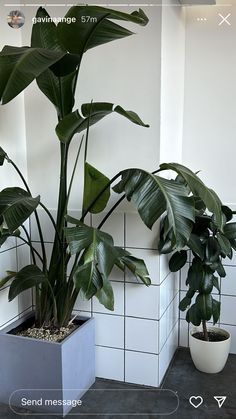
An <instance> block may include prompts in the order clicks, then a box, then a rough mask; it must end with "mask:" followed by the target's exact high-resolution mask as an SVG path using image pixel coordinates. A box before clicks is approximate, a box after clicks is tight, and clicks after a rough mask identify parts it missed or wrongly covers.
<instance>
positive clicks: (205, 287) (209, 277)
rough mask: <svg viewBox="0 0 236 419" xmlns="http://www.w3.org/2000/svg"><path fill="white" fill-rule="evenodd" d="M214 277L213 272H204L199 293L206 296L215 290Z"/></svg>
mask: <svg viewBox="0 0 236 419" xmlns="http://www.w3.org/2000/svg"><path fill="white" fill-rule="evenodd" d="M213 281H214V276H213V274H212V273H211V272H208V271H203V275H202V277H201V281H200V287H199V291H200V292H201V293H204V294H210V293H211V291H212V288H213Z"/></svg>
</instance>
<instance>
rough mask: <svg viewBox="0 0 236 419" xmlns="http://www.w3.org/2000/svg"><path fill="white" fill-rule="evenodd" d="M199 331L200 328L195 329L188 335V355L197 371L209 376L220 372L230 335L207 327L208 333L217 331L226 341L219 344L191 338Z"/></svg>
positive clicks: (225, 359) (227, 353)
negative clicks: (189, 354)
mask: <svg viewBox="0 0 236 419" xmlns="http://www.w3.org/2000/svg"><path fill="white" fill-rule="evenodd" d="M199 331H202V328H200V327H195V328H193V329H192V330H191V331H190V334H189V347H190V353H191V357H192V360H193V363H194V365H195V367H196V368H197V369H198V370H199V371H202V372H206V373H210V374H214V373H217V372H220V371H222V369H223V368H224V366H225V364H226V361H227V359H228V355H229V350H230V340H231V337H230V333H229V332H227V331H226V330H224V329H220V328H218V327H209V328H208V331H217V333H221V334H222V335H224V336H226V337H227V339H226V340H223V341H221V342H205V341H203V340H199V339H196V338H195V337H193V336H192V335H193V334H194V333H196V332H199Z"/></svg>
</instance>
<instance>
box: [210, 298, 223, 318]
mask: <svg viewBox="0 0 236 419" xmlns="http://www.w3.org/2000/svg"><path fill="white" fill-rule="evenodd" d="M220 306H221V303H220V301H217V300H215V299H214V298H212V316H213V324H215V323H217V322H218V320H219V318H220Z"/></svg>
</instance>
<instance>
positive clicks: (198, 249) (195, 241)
mask: <svg viewBox="0 0 236 419" xmlns="http://www.w3.org/2000/svg"><path fill="white" fill-rule="evenodd" d="M188 246H189V247H190V249H191V250H192V252H194V253H195V254H196V255H198V256H199V257H200V259H201V260H203V259H204V249H205V248H204V246H203V245H202V242H201V240H200V239H199V237H198V236H197V235H196V234H193V233H192V234H191V235H190V238H189V241H188Z"/></svg>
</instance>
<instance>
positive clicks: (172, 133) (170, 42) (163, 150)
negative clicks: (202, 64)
mask: <svg viewBox="0 0 236 419" xmlns="http://www.w3.org/2000/svg"><path fill="white" fill-rule="evenodd" d="M175 5H176V0H166V1H165V6H164V7H163V9H162V42H161V51H162V53H161V145H160V163H164V162H168V161H169V162H170V161H172V162H181V159H182V133H183V111H184V69H185V8H182V7H176V6H175ZM168 6H169V7H168Z"/></svg>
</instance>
